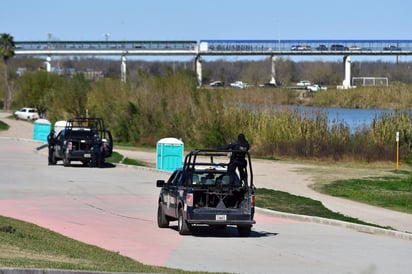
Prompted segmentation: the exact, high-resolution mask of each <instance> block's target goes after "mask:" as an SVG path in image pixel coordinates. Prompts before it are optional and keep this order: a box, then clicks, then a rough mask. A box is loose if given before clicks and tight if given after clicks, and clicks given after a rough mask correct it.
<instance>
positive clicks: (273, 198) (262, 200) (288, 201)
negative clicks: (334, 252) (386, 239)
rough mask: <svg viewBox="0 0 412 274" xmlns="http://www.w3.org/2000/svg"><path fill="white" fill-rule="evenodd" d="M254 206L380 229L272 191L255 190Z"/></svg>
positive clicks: (295, 197)
mask: <svg viewBox="0 0 412 274" xmlns="http://www.w3.org/2000/svg"><path fill="white" fill-rule="evenodd" d="M256 206H258V207H261V208H267V209H271V210H275V211H280V212H285V213H292V214H300V215H307V216H316V217H322V218H327V219H334V220H340V221H345V222H351V223H356V224H363V225H371V226H375V227H380V226H377V225H375V224H371V223H366V222H363V221H361V220H359V219H356V218H352V217H349V216H346V215H343V214H340V213H336V212H333V211H330V210H329V209H327V208H326V207H324V206H323V204H322V203H321V202H319V201H316V200H313V199H310V198H306V197H301V196H296V195H292V194H290V193H287V192H283V191H278V190H273V189H266V188H258V189H257V190H256Z"/></svg>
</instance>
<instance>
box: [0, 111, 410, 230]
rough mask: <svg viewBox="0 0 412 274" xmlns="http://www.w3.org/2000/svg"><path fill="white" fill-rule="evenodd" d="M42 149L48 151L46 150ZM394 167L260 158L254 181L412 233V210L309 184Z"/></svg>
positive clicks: (20, 127)
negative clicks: (318, 189) (361, 200)
mask: <svg viewBox="0 0 412 274" xmlns="http://www.w3.org/2000/svg"><path fill="white" fill-rule="evenodd" d="M0 120H2V121H3V122H5V123H7V124H8V125H9V126H10V128H9V130H7V131H0V138H2V137H8V138H17V139H29V140H31V139H32V134H33V123H31V122H27V121H17V120H15V119H14V118H12V116H11V113H6V112H0ZM115 151H117V152H119V153H120V154H122V155H124V156H126V157H128V158H131V159H136V160H139V161H143V162H146V163H148V164H149V165H150V166H152V167H154V166H155V164H156V152H155V149H153V150H138V149H123V148H122V149H116V147H115ZM41 153H44V154H45V155H46V152H45V151H44V152H41ZM393 169H394V165H393V166H391V163H390V164H388V165H387V166H382V167H375V166H361V167H359V166H358V167H346V166H344V167H342V166H338V165H333V164H329V163H325V164H323V163H319V164H316V165H315V164H306V163H293V162H284V161H269V160H261V159H254V160H253V173H254V183H255V185H256V187H258V188H268V189H275V190H280V191H285V192H289V193H291V194H294V195H299V196H304V197H308V198H311V199H314V200H318V201H321V202H322V203H323V205H324V206H326V207H327V208H329V209H330V210H332V211H335V212H339V213H342V214H344V215H347V216H351V217H354V218H358V219H360V220H363V221H366V222H370V223H374V224H378V225H381V226H388V227H392V228H394V229H396V230H398V231H401V232H411V233H412V214H406V213H401V212H397V211H392V210H387V209H382V208H379V207H374V206H370V205H366V204H362V203H358V202H353V201H349V200H347V199H342V198H336V197H332V196H328V195H324V194H321V193H319V192H316V191H315V190H313V189H312V188H311V187H310V185H312V184H314V183H325V182H328V181H331V180H336V179H347V178H360V177H368V176H377V175H380V174H387V173H388V172H389V171H390V170H393Z"/></svg>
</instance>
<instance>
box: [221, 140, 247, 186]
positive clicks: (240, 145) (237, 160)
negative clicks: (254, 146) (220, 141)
mask: <svg viewBox="0 0 412 274" xmlns="http://www.w3.org/2000/svg"><path fill="white" fill-rule="evenodd" d="M219 149H221V150H233V152H232V154H231V156H230V162H229V165H228V174H229V176H230V178H231V180H232V182H233V179H234V174H235V172H236V168H237V169H238V171H239V175H240V179H241V180H243V181H245V180H246V176H247V175H246V166H247V161H246V159H245V153H246V152H248V151H249V149H250V145H249V142H248V141H247V140H246V137H245V135H244V134H243V133H240V134H239V135H238V137H237V140H236V141H234V142H232V143H230V144H228V145H225V146H222V147H220V148H219Z"/></svg>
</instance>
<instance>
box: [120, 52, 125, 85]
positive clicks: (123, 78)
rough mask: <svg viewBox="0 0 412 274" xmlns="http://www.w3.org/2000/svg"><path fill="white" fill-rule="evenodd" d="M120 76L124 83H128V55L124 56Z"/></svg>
mask: <svg viewBox="0 0 412 274" xmlns="http://www.w3.org/2000/svg"><path fill="white" fill-rule="evenodd" d="M120 73H121V75H120V78H121V81H122V83H126V56H124V55H123V56H122V64H121V65H120Z"/></svg>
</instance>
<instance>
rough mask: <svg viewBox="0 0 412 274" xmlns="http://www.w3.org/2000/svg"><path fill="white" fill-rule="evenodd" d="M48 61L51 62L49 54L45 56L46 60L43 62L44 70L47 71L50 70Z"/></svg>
mask: <svg viewBox="0 0 412 274" xmlns="http://www.w3.org/2000/svg"><path fill="white" fill-rule="evenodd" d="M50 62H51V57H50V56H47V58H46V62H44V64H45V65H46V71H47V72H51V64H50Z"/></svg>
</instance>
